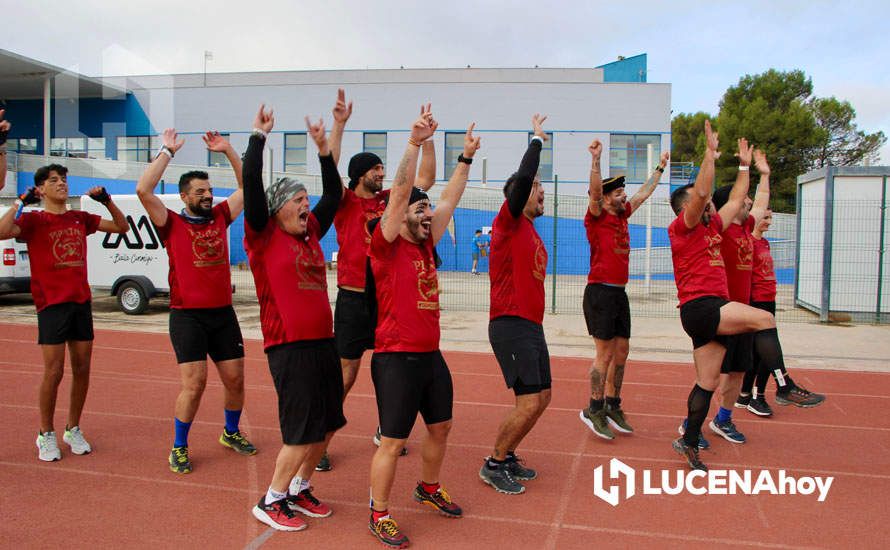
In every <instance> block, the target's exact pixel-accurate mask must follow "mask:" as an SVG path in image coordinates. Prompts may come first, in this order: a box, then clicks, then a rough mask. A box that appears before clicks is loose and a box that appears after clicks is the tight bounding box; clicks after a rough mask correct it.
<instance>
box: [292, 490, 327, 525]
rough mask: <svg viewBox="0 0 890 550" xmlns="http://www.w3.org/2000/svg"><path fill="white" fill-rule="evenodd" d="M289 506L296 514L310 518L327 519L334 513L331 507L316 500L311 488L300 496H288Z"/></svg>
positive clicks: (303, 491)
mask: <svg viewBox="0 0 890 550" xmlns="http://www.w3.org/2000/svg"><path fill="white" fill-rule="evenodd" d="M287 505H288V506H290V509H291V510H293V511H294V512H300V513H301V514H303V515H305V516H309V517H310V518H326V517H328V516H329V515H331V514H332V513H333V512H334V511H333V510H331V507H330V506H328V505H327V504H325V503H323V502H321V501H320V500H318V499H317V498H315V496H313V495H312V489H311V488H309V487H307V488H306V489H303V490H302V491H300V493H299V494H296V495H290V494H289V495H287Z"/></svg>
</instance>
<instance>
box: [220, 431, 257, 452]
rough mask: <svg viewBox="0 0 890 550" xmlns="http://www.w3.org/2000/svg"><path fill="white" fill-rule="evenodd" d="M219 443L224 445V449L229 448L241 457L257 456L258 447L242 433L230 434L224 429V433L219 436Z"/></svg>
mask: <svg viewBox="0 0 890 550" xmlns="http://www.w3.org/2000/svg"><path fill="white" fill-rule="evenodd" d="M219 442H220V443H222V445H223V447H228V448H230V449H232V450H233V451H235V452H236V453H238V454H239V455H255V454H256V447H254V446H253V443H251V442H250V441H248V440H247V438H246V437H244V434H242V433H241V432H240V431H239V432H235V433H233V434H230V433H229V432H227V431H226V430H225V428H223V433H222V435H221V436H219Z"/></svg>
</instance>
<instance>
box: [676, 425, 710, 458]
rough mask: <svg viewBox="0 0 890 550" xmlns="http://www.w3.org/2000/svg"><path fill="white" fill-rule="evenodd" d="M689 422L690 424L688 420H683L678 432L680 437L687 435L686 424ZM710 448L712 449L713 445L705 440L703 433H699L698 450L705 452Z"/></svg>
mask: <svg viewBox="0 0 890 550" xmlns="http://www.w3.org/2000/svg"><path fill="white" fill-rule="evenodd" d="M687 422H689V420H688V419H686V418H684V419H683V423H682V424H680V426H679V427H677V432H678V433H679V434H680V435H685V434H686V423H687ZM710 448H711V443H710V442H708V440H707V439H705V436H704V434H702V433H701V432H698V449H699V450H700V451H704V450H705V449H710Z"/></svg>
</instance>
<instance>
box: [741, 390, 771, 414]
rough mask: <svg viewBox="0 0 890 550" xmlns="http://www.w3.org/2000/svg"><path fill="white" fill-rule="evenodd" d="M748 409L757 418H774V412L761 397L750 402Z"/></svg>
mask: <svg viewBox="0 0 890 550" xmlns="http://www.w3.org/2000/svg"><path fill="white" fill-rule="evenodd" d="M747 409H748V410H749V411H751V412H752V413H754V414H756V415H757V416H772V415H773V410H772V409H771V408H770V406H769V405H768V404H767V402H766V399H765V398H764V397H763V396H762V395H761V396H758V397H755V398H754V399H752V400H750V401H749V402H748V407H747Z"/></svg>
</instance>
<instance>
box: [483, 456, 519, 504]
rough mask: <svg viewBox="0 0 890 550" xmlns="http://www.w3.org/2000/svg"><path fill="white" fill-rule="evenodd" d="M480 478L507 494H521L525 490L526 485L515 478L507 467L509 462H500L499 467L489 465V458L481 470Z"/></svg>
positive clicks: (496, 489)
mask: <svg viewBox="0 0 890 550" xmlns="http://www.w3.org/2000/svg"><path fill="white" fill-rule="evenodd" d="M479 479H481V480H482V481H484V482H485V483H487V484H488V485H491V486H492V487H494V490H495V491H497V492H499V493H504V494H505V495H519V494H522V493H524V492H525V486H523V485H522V484H521V483H519V482H518V481H516V480H515V479H513V474H511V473H510V469H509V468H507V464H506V463H505V464H500V465H498V467H497V468H489V467H488V459H487V458H486V459H485V463H484V464H482V469H480V470H479Z"/></svg>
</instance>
